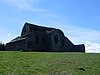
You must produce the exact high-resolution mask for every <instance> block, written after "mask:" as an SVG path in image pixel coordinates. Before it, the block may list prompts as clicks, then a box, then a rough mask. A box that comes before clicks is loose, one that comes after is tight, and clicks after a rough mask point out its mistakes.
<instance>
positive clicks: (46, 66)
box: [0, 51, 100, 75]
mask: <svg viewBox="0 0 100 75" xmlns="http://www.w3.org/2000/svg"><path fill="white" fill-rule="evenodd" d="M0 75H100V54H86V53H69V52H20V51H0Z"/></svg>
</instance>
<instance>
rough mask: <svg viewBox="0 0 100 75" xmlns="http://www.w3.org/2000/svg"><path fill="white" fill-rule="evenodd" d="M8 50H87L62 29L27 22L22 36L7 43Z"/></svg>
mask: <svg viewBox="0 0 100 75" xmlns="http://www.w3.org/2000/svg"><path fill="white" fill-rule="evenodd" d="M6 48H7V49H8V50H23V51H65V52H85V46H84V44H81V45H74V44H73V43H72V42H71V41H70V40H69V39H68V38H67V37H65V35H64V33H63V32H62V31H61V30H60V29H55V28H48V27H42V26H37V25H34V24H30V23H25V25H24V27H23V29H22V33H21V36H18V37H16V38H15V39H13V40H11V41H10V42H9V43H7V44H6Z"/></svg>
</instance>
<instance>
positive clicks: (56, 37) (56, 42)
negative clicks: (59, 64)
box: [55, 35, 58, 44]
mask: <svg viewBox="0 0 100 75" xmlns="http://www.w3.org/2000/svg"><path fill="white" fill-rule="evenodd" d="M55 44H58V36H57V35H56V36H55Z"/></svg>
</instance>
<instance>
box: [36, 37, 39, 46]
mask: <svg viewBox="0 0 100 75" xmlns="http://www.w3.org/2000/svg"><path fill="white" fill-rule="evenodd" d="M36 43H37V44H38V43H39V38H38V36H36Z"/></svg>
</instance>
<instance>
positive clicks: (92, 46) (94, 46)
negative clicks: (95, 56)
mask: <svg viewBox="0 0 100 75" xmlns="http://www.w3.org/2000/svg"><path fill="white" fill-rule="evenodd" d="M85 47H86V52H87V53H100V44H98V43H92V42H86V44H85Z"/></svg>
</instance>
